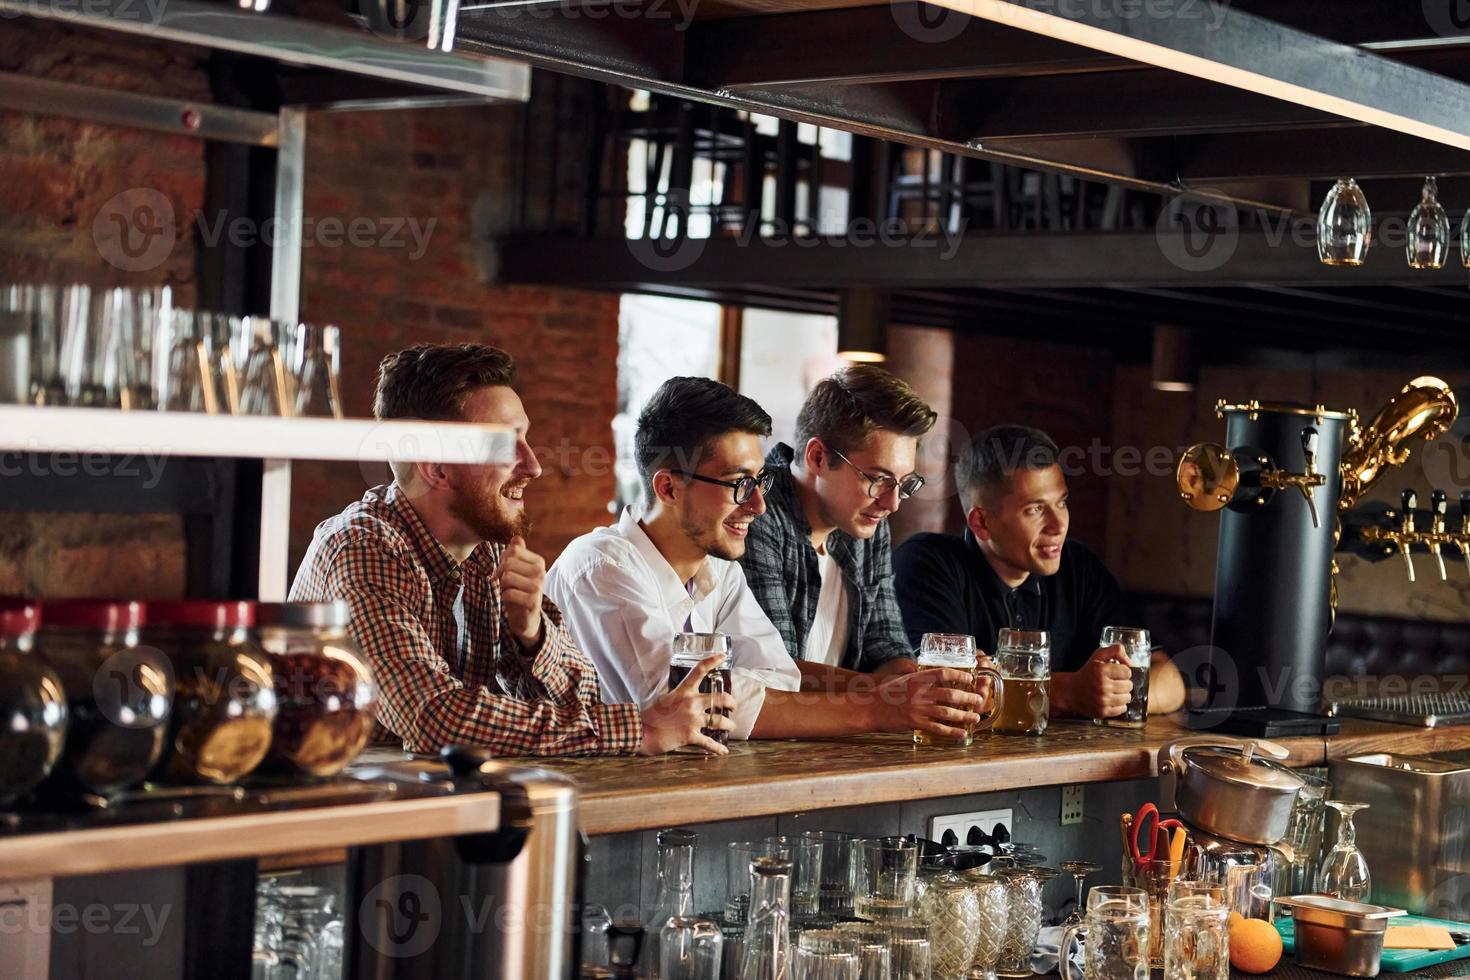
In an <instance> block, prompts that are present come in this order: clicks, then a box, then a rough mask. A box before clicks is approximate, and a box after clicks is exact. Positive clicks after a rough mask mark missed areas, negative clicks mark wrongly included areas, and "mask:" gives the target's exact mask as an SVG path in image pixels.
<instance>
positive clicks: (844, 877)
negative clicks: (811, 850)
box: [798, 830, 858, 916]
mask: <svg viewBox="0 0 1470 980" xmlns="http://www.w3.org/2000/svg"><path fill="white" fill-rule="evenodd" d="M798 836H800V837H802V838H803V839H805V840H811V841H816V842H817V843H818V844H821V845H822V869H821V875H820V876H819V878H818V883H817V912H818V913H819V914H821V915H830V916H846V915H851V914H852V867H853V861H852V850H853V846H854V845H855V844H856V842H857V840H858V838H857V836H856V835H854V834H844V833H841V832H840V831H836V830H809V831H806V832H805V833H803V834H799V835H798Z"/></svg>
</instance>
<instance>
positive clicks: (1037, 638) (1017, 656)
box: [990, 629, 1051, 735]
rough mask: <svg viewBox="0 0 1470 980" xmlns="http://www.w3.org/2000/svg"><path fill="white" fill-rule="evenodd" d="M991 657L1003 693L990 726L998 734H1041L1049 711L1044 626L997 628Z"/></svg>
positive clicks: (1047, 647)
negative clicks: (998, 629)
mask: <svg viewBox="0 0 1470 980" xmlns="http://www.w3.org/2000/svg"><path fill="white" fill-rule="evenodd" d="M994 659H995V666H996V669H997V670H999V671H1000V679H1001V684H1002V685H1003V686H1004V687H1005V697H1004V698H1003V699H1002V700H1001V702H1000V706H999V707H998V708H997V709H996V712H995V716H994V720H993V721H992V722H991V725H990V727H991V730H992V731H996V732H999V733H1000V734H1002V735H1041V734H1044V733H1045V732H1046V720H1047V716H1048V715H1049V714H1050V713H1051V637H1050V636H1049V635H1048V634H1047V633H1046V631H1045V630H1013V629H1004V630H1001V631H1000V636H999V638H998V639H997V640H996V650H995V658H994Z"/></svg>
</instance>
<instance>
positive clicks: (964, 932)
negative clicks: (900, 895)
mask: <svg viewBox="0 0 1470 980" xmlns="http://www.w3.org/2000/svg"><path fill="white" fill-rule="evenodd" d="M917 917H918V918H920V919H923V920H924V921H925V922H928V923H929V924H930V925H931V926H932V927H933V936H932V943H933V949H932V953H933V968H934V980H965V978H966V977H967V976H968V974H969V971H970V962H971V960H973V959H974V957H975V943H976V942H978V941H979V938H980V899H979V897H978V896H976V894H975V890H974V888H973V887H971V885H970V883H969V882H967V881H965V880H964V879H963V878H961V877H960V876H959V875H958V874H955V873H953V872H951V873H949V874H946V875H943V876H940V877H938V878H935V879H933V880H931V881H930V882H929V887H928V888H927V889H926V890H925V892H924V897H923V898H922V899H920V900H919V903H918V915H917Z"/></svg>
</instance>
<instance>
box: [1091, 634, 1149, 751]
mask: <svg viewBox="0 0 1470 980" xmlns="http://www.w3.org/2000/svg"><path fill="white" fill-rule="evenodd" d="M1097 645H1098V646H1100V647H1109V646H1114V645H1116V646H1121V647H1122V648H1123V653H1124V654H1125V655H1126V656H1127V657H1128V669H1129V671H1130V672H1131V673H1132V675H1133V676H1132V678H1131V679H1132V681H1133V694H1132V696H1130V697H1129V699H1128V707H1127V708H1126V709H1125V710H1124V712H1123V713H1122V714H1121V715H1118V716H1116V717H1113V718H1094V719H1093V722H1094V723H1095V724H1098V725H1107V726H1109V727H1112V728H1142V727H1144V724H1145V723H1146V722H1147V721H1148V667H1149V661H1150V659H1151V658H1152V657H1153V647H1152V645H1151V644H1150V642H1149V636H1148V630H1145V629H1138V628H1136V627H1132V626H1104V627H1103V631H1102V636H1101V637H1099V638H1098V641H1097Z"/></svg>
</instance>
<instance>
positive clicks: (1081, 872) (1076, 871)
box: [1061, 861, 1102, 926]
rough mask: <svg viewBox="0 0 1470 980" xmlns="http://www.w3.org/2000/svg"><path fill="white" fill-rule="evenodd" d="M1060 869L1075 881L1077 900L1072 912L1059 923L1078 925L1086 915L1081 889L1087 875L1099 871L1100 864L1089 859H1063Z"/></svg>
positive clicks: (1100, 868)
mask: <svg viewBox="0 0 1470 980" xmlns="http://www.w3.org/2000/svg"><path fill="white" fill-rule="evenodd" d="M1062 870H1063V871H1065V872H1067V873H1068V874H1069V875H1071V876H1072V879H1073V880H1074V881H1076V882H1077V902H1076V904H1075V905H1074V906H1073V907H1072V914H1071V915H1069V916H1067V917H1066V918H1065V919H1064V920H1062V922H1061V925H1064V926H1080V925H1081V924H1082V920H1083V919H1084V918H1085V917H1086V908H1087V907H1086V906H1085V905H1083V904H1082V890H1083V888H1084V887H1085V883H1086V881H1087V876H1088V875H1090V874H1096V873H1097V872H1099V871H1101V870H1102V865H1100V864H1093V863H1092V862H1091V861H1063V862H1062Z"/></svg>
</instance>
